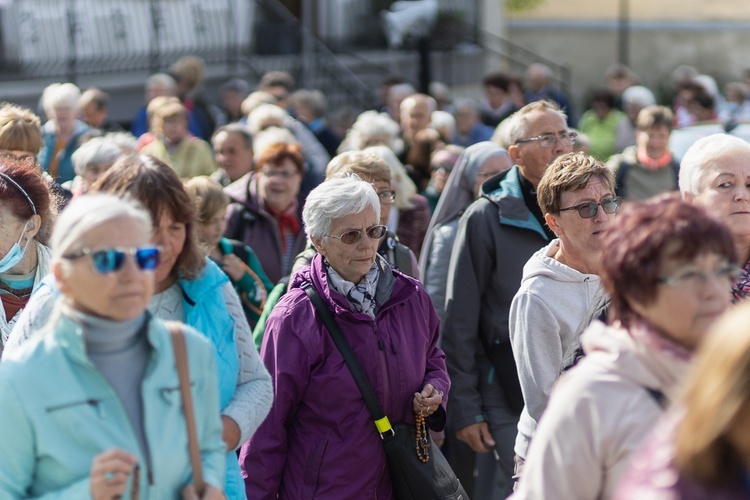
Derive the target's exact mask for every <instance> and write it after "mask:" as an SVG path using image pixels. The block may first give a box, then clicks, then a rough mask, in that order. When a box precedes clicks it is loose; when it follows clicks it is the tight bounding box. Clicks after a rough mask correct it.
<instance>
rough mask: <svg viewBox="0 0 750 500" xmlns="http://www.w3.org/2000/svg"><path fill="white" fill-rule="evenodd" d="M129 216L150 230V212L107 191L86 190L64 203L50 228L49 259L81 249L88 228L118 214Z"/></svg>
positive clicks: (108, 220) (147, 230)
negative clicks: (64, 205) (51, 228)
mask: <svg viewBox="0 0 750 500" xmlns="http://www.w3.org/2000/svg"><path fill="white" fill-rule="evenodd" d="M125 217H127V218H131V219H134V220H135V221H136V222H138V223H139V224H140V225H141V226H142V227H143V230H144V231H145V234H151V227H152V226H151V216H150V215H149V213H148V212H147V211H146V210H144V209H143V208H142V207H141V206H140V205H139V204H138V203H137V202H135V201H130V200H124V199H122V198H118V197H117V196H114V195H111V194H98V193H97V194H87V195H86V196H80V197H78V198H76V199H74V200H73V201H71V202H70V204H68V206H67V207H65V210H63V211H62V213H60V215H59V216H58V218H57V221H56V223H55V229H54V230H53V231H52V238H51V239H50V246H51V247H52V260H53V261H59V260H61V259H62V257H63V255H68V254H70V253H71V252H75V251H77V250H80V249H81V240H82V239H83V237H84V236H85V235H86V233H88V232H89V231H91V230H92V229H94V228H96V227H99V226H101V225H102V224H106V223H107V222H110V221H114V220H115V219H120V218H125Z"/></svg>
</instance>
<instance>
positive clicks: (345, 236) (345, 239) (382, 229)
mask: <svg viewBox="0 0 750 500" xmlns="http://www.w3.org/2000/svg"><path fill="white" fill-rule="evenodd" d="M376 229H377V230H378V232H379V233H380V236H375V235H373V234H370V233H371V232H372V231H374V230H376ZM387 232H388V228H387V227H386V226H383V225H382V224H377V225H375V226H370V227H368V228H367V229H365V230H364V231H363V230H362V229H352V230H351V231H346V232H343V233H341V235H340V236H333V235H332V234H326V235H324V236H326V237H327V238H334V239H337V240H340V241H341V243H343V244H344V245H354V244H356V243H359V241H360V240H361V239H362V233H366V234H367V237H368V238H370V239H372V240H379V239H380V238H382V237H383V236H385V234H386V233H387ZM349 235H352V238H355V239H354V240H352V239H351V238H349Z"/></svg>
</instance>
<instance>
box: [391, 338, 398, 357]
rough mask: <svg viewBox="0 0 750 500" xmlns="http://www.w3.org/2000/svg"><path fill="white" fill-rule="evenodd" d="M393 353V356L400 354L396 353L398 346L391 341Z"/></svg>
mask: <svg viewBox="0 0 750 500" xmlns="http://www.w3.org/2000/svg"><path fill="white" fill-rule="evenodd" d="M391 351H392V352H393V354H398V353H397V352H396V346H395V345H393V341H391Z"/></svg>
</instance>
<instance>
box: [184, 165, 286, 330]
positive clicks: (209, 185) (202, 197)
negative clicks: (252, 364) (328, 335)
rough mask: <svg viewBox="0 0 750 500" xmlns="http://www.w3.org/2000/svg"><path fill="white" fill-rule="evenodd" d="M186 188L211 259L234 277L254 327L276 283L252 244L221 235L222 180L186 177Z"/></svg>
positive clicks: (225, 198) (223, 209)
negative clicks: (264, 269) (263, 265)
mask: <svg viewBox="0 0 750 500" xmlns="http://www.w3.org/2000/svg"><path fill="white" fill-rule="evenodd" d="M185 190H186V191H187V192H188V194H189V195H190V197H191V198H192V199H193V203H194V204H195V213H196V221H197V224H196V229H197V233H198V240H199V241H200V242H201V244H202V245H203V246H204V247H205V251H206V252H207V253H208V256H209V257H210V258H211V260H213V261H214V262H215V263H216V264H217V265H218V266H220V267H221V269H222V271H224V272H225V273H226V274H227V276H229V278H230V279H231V280H232V285H234V289H235V291H236V292H237V295H239V297H240V299H241V300H242V308H243V310H244V311H245V317H246V318H247V322H248V323H249V324H250V328H255V325H256V323H257V322H258V318H259V317H260V315H261V313H262V312H263V306H264V305H265V303H266V298H267V297H268V293H269V292H270V291H271V289H273V283H271V280H270V279H268V276H266V273H265V271H263V267H262V266H261V264H260V260H258V256H257V255H255V252H254V251H253V249H252V248H250V247H249V246H247V245H245V244H244V243H242V242H241V241H237V240H230V239H228V238H224V237H223V236H222V235H223V234H224V230H225V229H226V227H227V220H226V215H227V207H229V201H230V200H229V196H227V194H226V193H224V188H222V187H221V184H219V183H218V182H216V181H215V180H213V179H211V178H210V177H208V176H205V175H200V176H198V177H193V178H192V179H190V180H188V181H185Z"/></svg>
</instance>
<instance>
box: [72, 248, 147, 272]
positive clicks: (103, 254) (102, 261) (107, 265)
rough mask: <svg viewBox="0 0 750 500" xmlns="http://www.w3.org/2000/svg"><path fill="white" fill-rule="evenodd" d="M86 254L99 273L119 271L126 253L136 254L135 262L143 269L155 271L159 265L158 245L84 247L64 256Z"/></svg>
mask: <svg viewBox="0 0 750 500" xmlns="http://www.w3.org/2000/svg"><path fill="white" fill-rule="evenodd" d="M86 255H90V256H91V262H92V263H93V264H94V269H95V270H96V272H98V273H99V274H110V273H114V272H117V271H119V270H120V269H121V268H122V265H123V264H124V263H125V256H126V255H133V256H135V262H136V264H138V268H139V269H140V270H141V271H153V270H154V269H156V267H157V266H158V265H159V248H158V247H141V248H106V249H102V250H92V249H90V248H83V249H81V250H79V251H78V252H75V253H72V254H70V255H65V256H63V258H65V259H71V260H75V259H80V258H81V257H84V256H86Z"/></svg>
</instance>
